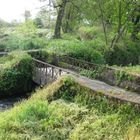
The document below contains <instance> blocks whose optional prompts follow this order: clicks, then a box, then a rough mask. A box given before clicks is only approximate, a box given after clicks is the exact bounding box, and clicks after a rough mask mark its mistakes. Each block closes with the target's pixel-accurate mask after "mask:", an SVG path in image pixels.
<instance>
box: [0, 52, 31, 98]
mask: <svg viewBox="0 0 140 140" xmlns="http://www.w3.org/2000/svg"><path fill="white" fill-rule="evenodd" d="M32 72H33V63H32V59H31V57H30V56H28V55H26V54H22V53H20V52H18V53H17V52H15V53H12V54H10V55H9V56H6V57H2V58H0V96H7V95H14V94H25V93H27V92H29V91H31V89H32Z"/></svg>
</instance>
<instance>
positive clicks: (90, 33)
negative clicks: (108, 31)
mask: <svg viewBox="0 0 140 140" xmlns="http://www.w3.org/2000/svg"><path fill="white" fill-rule="evenodd" d="M99 32H100V33H101V32H102V31H101V28H100V27H95V26H94V27H89V26H82V27H80V28H79V31H78V33H79V36H80V39H81V40H92V39H95V38H97V37H98V36H99ZM100 35H101V34H100Z"/></svg>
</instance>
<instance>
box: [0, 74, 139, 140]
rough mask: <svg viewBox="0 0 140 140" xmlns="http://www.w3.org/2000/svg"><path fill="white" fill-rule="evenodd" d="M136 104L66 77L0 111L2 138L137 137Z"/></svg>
mask: <svg viewBox="0 0 140 140" xmlns="http://www.w3.org/2000/svg"><path fill="white" fill-rule="evenodd" d="M139 117H140V112H139V108H137V107H134V106H132V105H130V104H119V103H117V102H114V101H112V100H111V99H107V98H106V97H104V96H103V95H102V94H101V93H100V94H99V93H95V92H93V91H91V90H90V89H88V88H85V87H84V86H82V85H81V84H79V83H77V82H76V81H74V79H72V78H70V77H67V78H62V79H60V80H59V81H57V82H55V83H53V84H52V85H50V86H49V87H47V88H44V89H40V90H38V91H37V92H36V93H35V94H34V95H33V96H32V97H31V98H30V99H29V100H26V101H24V102H22V103H20V104H17V105H16V106H15V107H14V108H13V109H11V110H8V111H5V112H2V113H0V139H1V140H7V139H8V140H19V139H20V140H60V139H61V140H93V139H95V140H101V139H103V140H138V139H140V130H139V126H140V120H139Z"/></svg>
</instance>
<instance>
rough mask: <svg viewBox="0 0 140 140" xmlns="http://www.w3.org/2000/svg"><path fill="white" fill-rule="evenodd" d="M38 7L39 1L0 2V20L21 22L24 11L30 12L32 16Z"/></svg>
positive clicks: (11, 0) (4, 0)
mask: <svg viewBox="0 0 140 140" xmlns="http://www.w3.org/2000/svg"><path fill="white" fill-rule="evenodd" d="M39 7H40V2H39V0H0V18H2V19H4V20H6V21H12V20H14V19H16V20H18V21H21V20H23V19H24V18H23V14H24V11H25V10H30V11H31V13H32V15H33V16H34V15H35V14H36V12H37V11H38V8H39Z"/></svg>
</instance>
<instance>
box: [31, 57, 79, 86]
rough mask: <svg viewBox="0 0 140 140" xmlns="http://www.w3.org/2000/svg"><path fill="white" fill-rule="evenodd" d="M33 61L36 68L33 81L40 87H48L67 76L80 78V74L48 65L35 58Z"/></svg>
mask: <svg viewBox="0 0 140 140" xmlns="http://www.w3.org/2000/svg"><path fill="white" fill-rule="evenodd" d="M33 61H34V68H35V69H34V73H33V81H34V82H35V83H37V84H38V85H46V84H48V83H51V82H53V81H55V80H56V79H58V78H59V77H60V76H62V75H65V74H72V75H75V76H78V74H76V73H74V72H72V71H69V70H67V69H63V68H60V67H57V66H54V65H51V64H48V63H46V62H42V61H40V60H37V59H34V58H33Z"/></svg>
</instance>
